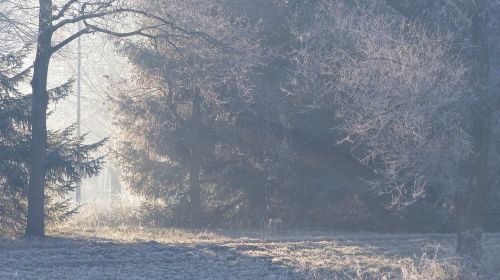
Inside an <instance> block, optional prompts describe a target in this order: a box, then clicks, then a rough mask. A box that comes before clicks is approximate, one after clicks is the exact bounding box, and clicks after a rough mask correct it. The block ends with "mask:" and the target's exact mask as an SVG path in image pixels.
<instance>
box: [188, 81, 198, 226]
mask: <svg viewBox="0 0 500 280" xmlns="http://www.w3.org/2000/svg"><path fill="white" fill-rule="evenodd" d="M198 91H199V89H198V87H196V86H195V89H194V97H193V108H192V115H191V137H192V138H191V166H190V170H189V200H190V203H191V209H190V211H191V225H192V226H195V227H197V226H199V225H200V222H201V185H200V169H201V146H200V141H201V139H200V129H201V96H200V93H199V92H198Z"/></svg>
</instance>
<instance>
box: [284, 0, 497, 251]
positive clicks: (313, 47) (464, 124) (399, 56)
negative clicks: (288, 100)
mask: <svg viewBox="0 0 500 280" xmlns="http://www.w3.org/2000/svg"><path fill="white" fill-rule="evenodd" d="M315 15H316V16H315V19H316V20H315V23H314V24H313V25H312V26H309V27H307V28H301V27H300V26H298V27H297V30H296V38H297V40H298V43H299V47H297V48H296V49H295V58H296V66H297V70H296V72H295V74H294V75H293V76H292V88H293V89H295V90H296V91H297V92H298V93H301V94H304V95H306V96H308V98H309V99H310V100H311V104H312V106H320V104H321V102H318V100H322V98H325V97H333V99H334V102H335V103H336V104H337V117H338V118H337V121H338V122H339V125H338V129H340V130H341V131H342V132H344V137H343V138H342V139H340V142H341V143H349V144H350V145H351V147H352V151H353V154H354V155H355V156H356V157H357V158H358V159H359V160H360V161H361V162H363V163H365V164H366V165H368V166H370V167H371V168H372V169H373V170H374V171H375V172H376V173H377V174H378V175H379V176H380V180H377V181H375V182H372V184H373V187H374V188H375V189H376V190H378V191H379V192H381V193H385V194H391V195H392V205H394V206H406V205H409V204H411V203H412V202H414V201H415V200H416V199H418V198H420V197H422V196H424V195H425V194H426V191H427V189H428V188H431V187H432V188H438V189H439V193H442V194H443V196H442V199H443V200H447V201H449V205H452V202H453V200H454V199H455V197H456V196H457V194H462V193H466V195H467V196H469V199H470V201H471V202H470V204H468V206H467V207H466V210H465V211H456V214H458V215H459V216H460V219H461V220H462V222H461V224H460V228H461V229H460V232H466V231H467V232H468V233H467V234H469V235H473V238H472V239H475V240H479V239H480V236H479V237H478V236H477V234H478V233H477V230H478V229H477V228H478V226H479V224H478V223H480V222H479V221H480V220H481V216H480V215H478V214H479V212H481V211H479V210H478V209H479V208H481V207H480V206H479V205H478V204H480V203H482V204H483V205H485V204H486V200H485V197H484V195H485V194H487V193H488V192H487V191H486V190H485V189H484V188H486V186H487V184H486V182H485V181H484V180H486V176H485V174H484V172H486V171H487V166H486V161H487V159H486V155H487V149H488V148H487V146H488V141H489V135H488V131H489V126H490V125H489V122H490V121H488V120H489V119H490V113H488V112H489V111H490V109H489V107H488V106H479V107H481V108H482V109H481V110H475V112H477V113H478V116H477V117H478V119H477V121H474V124H473V125H472V127H473V129H472V130H470V129H468V128H469V127H471V125H470V124H469V119H468V118H469V114H468V112H469V111H470V108H471V106H476V107H477V105H476V103H477V102H476V101H475V100H478V99H476V98H474V97H471V96H470V91H469V90H470V83H469V79H468V77H469V75H470V73H471V71H474V70H473V69H472V70H471V67H470V65H469V64H467V62H466V60H465V59H464V58H463V57H461V56H460V55H458V54H457V52H456V49H455V45H454V44H453V43H454V40H453V38H451V36H450V35H447V34H446V33H441V34H440V33H438V32H433V31H430V30H428V29H426V28H424V27H423V26H421V25H419V24H418V23H416V22H414V21H410V20H408V19H407V18H404V17H398V16H395V15H394V14H392V15H391V14H388V12H387V10H386V9H383V8H380V7H371V8H370V10H369V11H367V10H363V9H361V8H359V9H354V10H353V8H352V7H344V6H342V5H339V4H332V3H330V2H327V1H324V2H323V3H322V5H321V7H320V8H319V9H318V10H317V11H316V13H315ZM474 34H476V36H478V38H477V40H482V39H481V36H482V35H481V34H482V33H481V30H476V31H475V32H474ZM483 59H484V58H483ZM480 65H485V64H484V62H482V63H480ZM480 69H483V70H482V71H483V72H484V70H485V68H482V66H480ZM480 72H481V71H480ZM483 72H482V73H478V76H477V77H478V78H479V79H484V77H488V74H487V73H483ZM481 84H484V82H480V83H479V85H481ZM476 89H477V88H476ZM292 93H293V91H292ZM477 93H479V92H477ZM479 94H480V93H479ZM480 95H481V94H480ZM483 102H484V101H481V102H480V103H481V104H483V105H486V104H484V103H483ZM318 104H319V105H318ZM479 107H477V109H479ZM471 161H472V166H473V167H472V168H471V169H470V170H469V169H468V168H467V166H469V162H471ZM465 171H467V175H466V176H464V175H463V174H464V173H465ZM469 171H471V173H474V174H475V175H472V174H469ZM469 175H472V178H474V179H471V177H469ZM470 184H476V185H477V187H474V188H473V190H474V191H472V192H471V191H467V190H469V185H470ZM480 186H483V187H480ZM476 196H477V198H476ZM452 207H456V205H452ZM472 213H475V214H472ZM469 216H470V217H469ZM463 221H466V222H463ZM472 221H474V222H472ZM464 223H465V224H464ZM471 230H472V231H471ZM462 239H463V236H462V234H461V235H460V236H459V242H458V250H459V251H468V253H470V254H472V255H476V254H477V251H478V249H477V248H476V247H478V245H477V244H478V243H477V242H478V241H475V244H470V245H463V244H464V243H462V241H461V240H462ZM467 242H469V241H467ZM462 246H466V247H473V248H467V249H464V248H463V247H462Z"/></svg>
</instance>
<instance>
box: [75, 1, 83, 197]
mask: <svg viewBox="0 0 500 280" xmlns="http://www.w3.org/2000/svg"><path fill="white" fill-rule="evenodd" d="M78 10H80V2H78ZM81 29H82V23H81V21H79V22H78V31H80V30H81ZM80 37H81V36H80ZM80 37H78V39H77V44H78V49H77V52H78V54H77V56H78V57H77V67H76V136H77V137H78V138H80V137H81V130H80V121H81V116H80V109H81V103H80V98H81V92H82V42H81V39H80ZM81 187H82V186H81V183H80V182H79V183H77V185H76V189H75V198H76V203H77V204H80V203H81V199H82V198H81V195H82V190H81Z"/></svg>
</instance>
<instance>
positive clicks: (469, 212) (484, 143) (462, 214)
mask: <svg viewBox="0 0 500 280" xmlns="http://www.w3.org/2000/svg"><path fill="white" fill-rule="evenodd" d="M483 13H484V6H483V7H480V9H479V11H478V12H477V14H476V15H475V16H474V17H473V19H472V28H471V36H472V37H471V39H472V44H473V45H474V47H475V48H476V58H475V64H476V65H474V74H473V77H472V81H473V83H474V84H475V96H476V98H475V99H476V100H475V101H474V104H473V107H472V120H471V121H472V123H471V135H472V137H473V139H472V140H473V146H474V152H475V153H474V155H473V158H472V160H471V164H472V165H471V167H470V170H469V172H470V173H469V179H468V189H467V190H466V192H465V196H464V197H463V200H462V202H461V205H459V213H458V214H459V224H458V237H457V253H458V254H460V255H462V256H468V257H472V258H473V259H476V260H479V259H480V258H481V237H482V226H483V222H484V219H485V216H486V209H487V205H488V197H489V193H490V189H491V187H490V184H491V182H490V180H489V178H488V177H489V171H488V153H489V149H490V140H491V133H492V129H493V128H492V123H493V116H494V114H493V113H494V111H493V107H492V104H494V103H495V102H494V100H495V97H494V95H493V94H492V91H491V77H490V55H489V50H488V44H487V38H486V36H487V34H486V32H485V29H486V25H485V23H486V20H485V19H484V18H483Z"/></svg>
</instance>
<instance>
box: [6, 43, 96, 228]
mask: <svg viewBox="0 0 500 280" xmlns="http://www.w3.org/2000/svg"><path fill="white" fill-rule="evenodd" d="M25 52H26V51H20V52H16V53H12V54H7V55H3V56H1V57H0V232H2V231H3V232H8V233H15V234H18V233H19V232H20V231H21V230H22V229H23V228H24V226H25V224H26V211H27V200H26V195H27V186H28V182H29V178H30V176H29V170H30V169H29V147H30V145H29V141H30V106H31V99H30V97H29V95H27V94H26V93H24V92H21V90H19V88H21V85H22V84H23V83H26V82H27V80H29V78H30V74H31V69H30V67H24V65H23V63H22V60H23V58H24V56H25ZM70 89H71V81H70V82H68V83H66V84H64V85H62V86H60V87H57V88H55V89H52V90H51V91H50V93H49V94H50V98H51V102H57V101H58V100H60V99H62V98H64V97H65V96H66V95H67V94H68V93H69V92H70ZM84 141H85V137H81V138H76V137H75V136H74V127H69V128H67V129H64V130H61V131H49V133H48V143H49V145H48V151H47V166H48V171H47V174H46V178H47V189H48V192H47V195H46V198H45V200H46V205H47V207H46V212H47V217H48V220H49V222H50V221H58V220H61V219H64V218H65V217H67V216H68V215H70V214H71V213H73V212H74V211H75V206H74V205H72V203H71V199H70V197H71V192H72V191H73V190H74V187H75V184H76V183H77V182H80V181H81V180H82V179H84V178H87V177H90V176H94V175H96V174H98V173H99V171H100V169H101V166H102V164H103V160H104V158H103V157H102V156H97V157H96V156H95V155H96V152H97V151H98V150H99V149H100V148H101V147H102V146H103V144H104V142H105V140H103V141H99V142H97V143H92V144H86V143H85V142H84Z"/></svg>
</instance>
